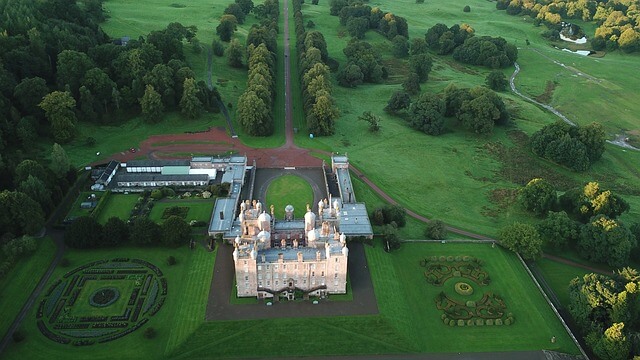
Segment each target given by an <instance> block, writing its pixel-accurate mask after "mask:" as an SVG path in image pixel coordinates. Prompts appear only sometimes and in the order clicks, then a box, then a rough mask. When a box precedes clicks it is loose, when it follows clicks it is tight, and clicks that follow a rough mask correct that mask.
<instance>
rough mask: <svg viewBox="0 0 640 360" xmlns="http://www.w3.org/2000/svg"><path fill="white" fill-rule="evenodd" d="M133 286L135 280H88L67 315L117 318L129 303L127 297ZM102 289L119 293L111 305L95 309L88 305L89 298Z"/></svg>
mask: <svg viewBox="0 0 640 360" xmlns="http://www.w3.org/2000/svg"><path fill="white" fill-rule="evenodd" d="M134 286H135V280H111V281H109V280H89V281H87V282H86V283H85V284H84V286H83V287H82V290H81V291H80V295H79V296H78V300H76V303H75V304H74V305H73V306H72V307H71V310H70V311H69V314H70V315H72V316H117V315H122V313H123V312H124V310H125V308H126V307H127V303H128V302H129V296H131V292H132V290H133V288H134ZM102 288H115V289H117V290H118V292H119V296H118V299H117V300H116V301H115V302H114V303H113V304H111V305H109V306H105V307H95V306H92V305H91V304H90V303H89V298H90V297H91V295H93V293H94V292H95V291H96V290H100V289H102Z"/></svg>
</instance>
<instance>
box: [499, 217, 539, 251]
mask: <svg viewBox="0 0 640 360" xmlns="http://www.w3.org/2000/svg"><path fill="white" fill-rule="evenodd" d="M499 238H500V243H501V244H502V245H503V246H504V247H506V248H507V249H509V250H511V251H513V252H517V253H520V255H522V257H523V258H525V259H533V260H535V259H537V258H539V257H540V256H542V239H541V238H540V235H539V234H538V231H537V230H536V228H535V227H534V226H533V225H530V224H523V223H519V222H515V223H513V224H511V225H509V226H506V227H504V228H502V230H500V236H499Z"/></svg>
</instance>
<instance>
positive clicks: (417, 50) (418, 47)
mask: <svg viewBox="0 0 640 360" xmlns="http://www.w3.org/2000/svg"><path fill="white" fill-rule="evenodd" d="M428 50H429V47H428V46H427V42H426V41H424V39H423V38H414V39H411V48H410V50H409V54H410V55H418V54H426V53H427V51H428Z"/></svg>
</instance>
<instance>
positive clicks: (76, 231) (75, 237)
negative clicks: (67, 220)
mask: <svg viewBox="0 0 640 360" xmlns="http://www.w3.org/2000/svg"><path fill="white" fill-rule="evenodd" d="M64 243H65V244H66V245H67V246H68V247H70V248H75V249H94V248H97V247H99V246H101V245H103V244H102V225H100V223H98V221H96V219H95V218H94V217H92V216H80V217H78V218H76V219H75V220H73V223H71V225H70V226H69V227H67V229H66V231H65V232H64Z"/></svg>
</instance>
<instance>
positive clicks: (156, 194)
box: [151, 189, 164, 200]
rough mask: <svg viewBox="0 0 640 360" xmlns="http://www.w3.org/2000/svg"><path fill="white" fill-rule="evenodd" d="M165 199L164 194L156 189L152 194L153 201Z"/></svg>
mask: <svg viewBox="0 0 640 360" xmlns="http://www.w3.org/2000/svg"><path fill="white" fill-rule="evenodd" d="M163 197H164V194H163V193H162V191H161V190H160V189H155V190H153V191H152V192H151V198H152V199H156V200H160V199H162V198H163Z"/></svg>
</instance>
